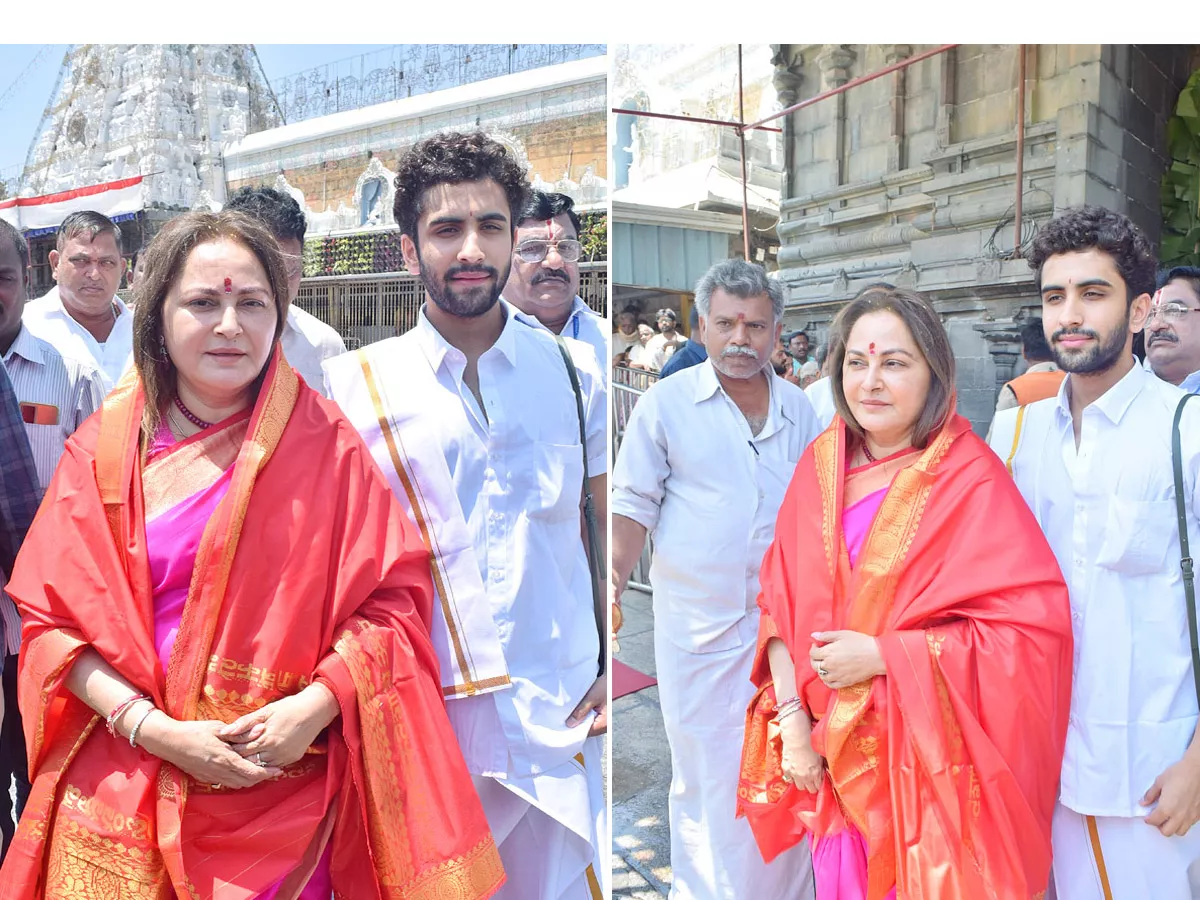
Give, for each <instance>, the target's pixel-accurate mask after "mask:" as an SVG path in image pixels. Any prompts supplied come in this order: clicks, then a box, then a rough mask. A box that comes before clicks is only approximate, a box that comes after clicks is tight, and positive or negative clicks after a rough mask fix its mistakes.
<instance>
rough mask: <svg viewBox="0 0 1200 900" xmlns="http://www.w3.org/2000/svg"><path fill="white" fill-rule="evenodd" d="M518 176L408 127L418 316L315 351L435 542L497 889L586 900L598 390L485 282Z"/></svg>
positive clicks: (488, 148)
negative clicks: (496, 854) (328, 354)
mask: <svg viewBox="0 0 1200 900" xmlns="http://www.w3.org/2000/svg"><path fill="white" fill-rule="evenodd" d="M528 190H529V186H528V184H527V183H526V181H525V175H524V173H523V172H522V171H521V168H520V166H519V165H518V164H517V163H516V161H515V160H514V159H512V157H511V156H510V155H509V154H508V153H507V152H506V151H505V149H504V147H503V146H502V145H501V144H499V143H497V142H496V141H493V140H492V139H490V138H488V137H486V136H485V135H483V134H479V133H476V134H457V133H448V134H439V135H435V136H434V137H431V138H428V139H426V140H423V141H421V142H419V143H418V144H416V145H415V146H414V147H413V148H412V149H411V150H410V151H409V152H408V153H407V154H406V155H405V156H404V158H403V159H402V160H401V161H400V167H399V172H398V174H397V176H396V199H395V215H396V222H397V223H398V224H399V226H400V233H401V235H402V237H401V248H402V251H403V253H404V259H405V262H406V264H407V265H408V268H409V271H411V272H415V273H417V274H419V275H420V277H421V282H422V284H423V285H424V287H425V292H426V303H425V305H424V306H423V307H422V309H421V314H420V317H419V321H418V324H417V326H416V327H415V328H414V329H413V330H411V331H409V332H408V333H406V334H404V335H401V336H400V337H394V338H389V339H388V340H385V341H381V342H379V343H376V344H372V345H371V346H369V347H366V348H364V349H362V350H359V351H357V352H355V353H349V354H346V355H344V356H341V357H338V358H335V359H332V360H328V361H327V362H326V363H325V364H324V366H325V372H326V377H327V383H328V384H329V386H330V389H331V393H332V396H333V399H335V400H336V401H337V402H338V403H339V404H341V406H342V409H343V410H345V412H346V414H347V415H348V416H349V418H350V420H351V422H353V423H354V425H355V427H356V428H357V429H358V430H359V432H360V433H361V434H362V435H363V438H364V440H365V441H366V443H367V445H368V446H369V447H370V448H371V452H372V455H373V456H374V458H375V460H376V461H377V462H378V463H379V465H380V467H381V468H382V469H383V471H384V473H385V475H386V476H387V477H388V479H389V481H390V482H391V484H392V488H393V490H394V491H395V493H396V496H397V498H398V499H399V500H400V503H401V505H402V506H403V507H404V508H405V510H406V511H407V512H408V514H409V515H410V516H411V517H412V518H413V520H414V521H415V522H416V524H417V525H418V527H419V528H420V530H421V533H422V534H423V535H424V536H425V539H426V542H427V546H428V547H429V549H430V551H431V554H432V559H431V565H432V569H433V580H434V585H435V587H436V590H437V594H438V605H437V606H438V609H439V610H440V612H441V616H440V617H439V619H438V621H437V623H436V624H435V627H434V634H433V639H434V644H435V647H436V648H437V650H438V655H439V661H440V663H441V669H442V687H443V691H444V693H445V695H446V699H447V704H446V707H447V709H446V711H447V714H448V715H449V717H450V721H451V723H452V724H453V726H454V729H455V732H456V734H457V735H458V739H459V744H460V746H461V748H462V751H463V756H464V757H465V758H466V761H467V767H468V769H469V770H470V772H471V773H472V776H473V778H474V781H475V786H476V789H477V790H478V791H479V796H480V799H481V800H482V801H483V806H484V811H485V812H486V814H487V817H488V824H489V825H490V826H491V829H492V833H493V835H494V837H495V840H496V845H497V846H498V847H499V848H500V856H501V859H502V860H503V862H504V869H505V872H506V873H507V875H508V882H507V884H506V885H505V887H504V888H502V889H501V892H500V893H499V894H497V896H499V897H504V898H509V900H558V898H564V900H589V898H599V897H600V896H602V894H601V892H602V889H603V885H604V884H606V883H607V881H608V871H609V866H608V864H607V859H608V852H609V851H608V849H607V845H608V826H607V811H606V805H605V801H604V793H603V783H602V776H601V769H600V766H601V740H600V738H599V737H598V736H599V735H601V734H603V733H604V731H605V730H606V728H607V678H606V676H605V671H606V666H605V662H606V660H605V658H604V656H603V655H602V653H601V644H600V634H599V629H598V626H597V622H598V621H605V620H604V619H602V618H601V617H600V615H599V614H600V612H601V610H597V609H596V608H595V606H594V605H593V592H592V582H591V577H590V575H589V570H588V557H587V554H586V551H585V546H584V540H585V538H584V536H583V535H582V534H581V528H580V520H581V516H580V497H581V494H582V491H583V488H584V481H583V474H584V454H585V453H586V457H587V471H588V474H589V476H590V483H589V485H588V487H589V488H590V490H591V491H592V493H593V495H594V496H595V498H596V499H597V501H599V504H598V505H599V510H598V516H599V521H601V522H603V521H604V520H605V516H606V512H605V510H606V503H605V500H606V499H607V497H606V493H607V481H608V479H607V465H606V458H605V456H606V449H607V443H606V437H605V426H606V423H607V409H606V402H605V401H606V394H605V389H604V379H603V375H602V373H601V372H600V370H599V367H598V364H597V362H596V356H595V353H594V352H593V351H592V349H591V348H590V347H588V346H587V345H585V344H582V343H579V342H575V341H573V340H571V339H569V338H566V339H562V340H563V341H564V344H565V349H566V352H568V353H569V355H570V365H571V368H572V369H574V374H575V377H576V378H577V379H578V383H579V392H580V396H581V403H582V418H583V422H582V423H581V421H580V413H579V411H578V408H577V403H576V393H575V390H574V389H573V387H572V379H571V377H570V375H569V370H568V361H567V360H565V359H564V357H563V354H562V353H560V350H559V346H558V344H557V342H556V338H555V336H554V335H552V334H551V333H550V332H549V331H547V330H546V329H545V328H542V327H541V326H539V325H531V324H529V323H528V322H523V321H521V319H519V318H518V316H517V315H516V310H515V309H514V308H513V307H512V306H510V305H509V304H508V303H507V302H505V301H504V300H501V299H500V291H501V289H502V288H503V287H504V285H505V283H506V282H507V280H508V277H509V268H510V266H511V265H512V259H513V241H514V237H515V231H516V229H515V227H514V226H515V222H516V220H517V216H518V215H519V213H520V211H521V209H522V208H523V206H524V203H525V200H526V196H527V193H528ZM581 430H582V431H583V432H585V435H586V440H585V441H584V442H583V443H582V444H581V441H580V432H581ZM600 534H601V535H603V531H601V532H600ZM599 543H600V546H599V547H598V548H596V549H598V550H599V554H600V558H601V559H603V558H604V553H605V548H604V546H603V543H602V540H601V541H600V542H599ZM397 739H398V740H414V741H419V740H420V736H419V735H411V736H402V735H398V736H397ZM431 814H432V815H436V809H434V810H431ZM602 861H603V863H604V864H603V865H602V864H601V862H602Z"/></svg>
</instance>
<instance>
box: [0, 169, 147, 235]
mask: <svg viewBox="0 0 1200 900" xmlns="http://www.w3.org/2000/svg"><path fill="white" fill-rule="evenodd" d="M144 206H145V203H144V202H143V200H142V176H141V175H138V176H136V177H134V178H122V179H121V180H120V181H110V182H108V183H106V184H94V185H91V186H89V187H83V188H75V189H74V190H70V191H60V192H59V193H57V194H44V195H43V196H41V197H13V198H11V199H9V200H0V219H4V220H5V221H7V222H9V223H10V224H12V225H14V226H16V227H17V228H20V229H21V230H22V231H35V230H42V229H47V230H48V229H55V228H57V227H58V226H59V225H61V224H62V220H63V219H65V218H66V217H67V216H69V215H70V214H71V213H73V212H79V211H80V210H85V209H89V210H93V211H95V212H98V213H104V215H106V216H108V217H109V218H110V219H115V218H117V217H122V218H124V217H127V216H128V215H129V214H131V213H136V212H139V211H140V210H141V209H142V208H143V207H144Z"/></svg>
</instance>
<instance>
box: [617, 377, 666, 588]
mask: <svg viewBox="0 0 1200 900" xmlns="http://www.w3.org/2000/svg"><path fill="white" fill-rule="evenodd" d="M656 381H658V373H657V372H648V371H646V370H645V369H628V368H625V367H624V366H618V367H616V368H615V369H613V378H612V393H613V405H612V411H613V417H612V441H613V459H616V458H617V453H618V452H619V451H620V449H621V439H622V438H623V437H624V436H625V427H626V426H627V425H628V424H629V417H630V416H632V415H633V407H634V406H635V405H636V404H637V398H638V397H640V396H641V395H642V394H644V393H645V392H646V391H647V390H649V388H650V385H652V384H654V382H656ZM653 552H654V541H653V539H652V538H651V537H650V535H649V534H647V535H646V546H645V547H643V548H642V555H641V558H640V559H639V560H638V561H637V564H636V565H635V566H634V567H633V572H632V573H631V574H630V576H629V581H628V582H627V586H628V587H631V588H635V589H637V590H639V591H645V592H646V593H647V594H648V593H650V592H651V589H650V557H651V555H652V554H653Z"/></svg>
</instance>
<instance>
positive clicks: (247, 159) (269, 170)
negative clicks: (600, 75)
mask: <svg viewBox="0 0 1200 900" xmlns="http://www.w3.org/2000/svg"><path fill="white" fill-rule="evenodd" d="M313 121H319V120H313ZM606 122H607V111H606V106H605V84H604V80H603V79H597V80H595V81H594V82H588V83H584V84H576V85H564V86H562V87H557V88H550V89H547V90H545V91H541V92H538V93H532V94H528V95H524V96H516V97H506V98H503V99H497V100H488V101H483V102H479V103H476V104H474V105H471V106H468V107H466V108H461V109H455V110H452V111H444V112H439V113H437V114H435V115H429V116H422V117H412V118H397V119H395V120H393V121H387V122H382V123H377V124H373V125H371V126H364V127H362V128H354V129H349V130H344V131H339V132H337V133H331V134H328V135H319V134H318V135H315V136H310V137H307V138H305V139H303V140H301V139H297V140H296V141H294V142H287V143H286V144H285V145H283V146H282V147H278V146H275V147H272V149H269V150H263V151H261V152H260V151H257V150H252V149H247V150H245V151H243V150H240V149H238V148H233V150H232V151H231V153H229V154H227V156H226V164H227V169H226V174H227V178H228V189H229V190H230V191H234V190H236V189H237V188H239V187H242V186H243V185H258V184H266V185H275V184H276V180H277V179H278V178H279V177H280V175H282V176H283V178H284V179H285V180H286V183H287V184H288V185H289V186H290V188H291V189H292V190H293V191H294V192H298V193H302V194H303V200H304V204H303V205H304V206H305V208H306V209H307V211H308V213H309V227H310V230H312V231H313V232H328V231H338V230H348V229H353V228H358V227H361V226H363V225H365V224H379V225H390V224H392V223H393V222H392V213H391V208H390V206H391V193H388V194H387V195H386V197H383V198H382V199H383V200H384V201H385V202H383V203H382V204H381V207H380V209H379V211H378V217H377V220H376V221H372V222H367V221H364V220H366V219H368V218H369V216H368V215H366V214H364V213H363V211H362V202H361V201H362V196H361V194H362V187H363V184H364V183H365V182H364V178H365V179H367V180H370V179H371V178H374V177H379V178H382V179H384V180H385V181H388V182H390V181H391V180H392V179H394V177H395V171H396V166H397V163H398V161H399V158H400V156H401V154H402V153H403V152H404V151H406V150H407V149H408V148H409V147H411V146H412V145H413V144H414V143H416V142H417V141H418V140H420V139H422V138H425V137H428V136H430V135H432V134H435V133H437V132H438V131H443V130H451V129H457V130H475V129H482V130H483V131H485V132H487V133H488V134H490V135H491V136H493V137H495V138H497V139H499V140H500V141H501V142H502V143H504V144H505V145H506V146H507V147H508V148H509V149H510V150H511V151H512V152H513V153H514V155H515V156H516V157H517V159H518V160H519V161H520V162H521V163H523V164H524V165H526V166H527V167H528V171H529V176H530V179H531V181H532V182H533V184H534V186H535V187H538V188H540V189H542V190H546V191H561V192H563V193H567V194H569V195H571V196H572V197H573V198H574V200H575V203H576V205H577V206H583V205H597V204H599V205H603V204H604V203H605V202H606V201H607V198H608V185H607V181H606V175H607V171H608V166H607V158H608V147H607V140H606ZM305 124H311V123H305ZM283 133H286V132H283ZM264 137H265V136H264ZM297 199H299V197H298V198H297Z"/></svg>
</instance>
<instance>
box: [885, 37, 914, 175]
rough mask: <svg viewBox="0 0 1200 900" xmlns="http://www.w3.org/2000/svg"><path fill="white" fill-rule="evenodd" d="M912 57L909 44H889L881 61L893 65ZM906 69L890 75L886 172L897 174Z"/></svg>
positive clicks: (901, 157)
mask: <svg viewBox="0 0 1200 900" xmlns="http://www.w3.org/2000/svg"><path fill="white" fill-rule="evenodd" d="M910 56H912V45H911V44H891V45H889V46H887V47H885V48H884V53H883V61H884V63H885V64H886V65H889V66H891V65H894V64H896V63H898V62H900V61H901V60H904V59H908V58H909V57H910ZM907 72H908V70H907V69H900V70H899V71H897V72H893V73H892V101H891V113H892V115H891V119H892V134H891V138H890V139H889V140H888V171H889V172H898V171H900V170H901V169H903V168H904V166H905V164H906V161H905V159H904V98H905V95H906V94H907V81H906V77H907V76H906V73H907Z"/></svg>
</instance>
